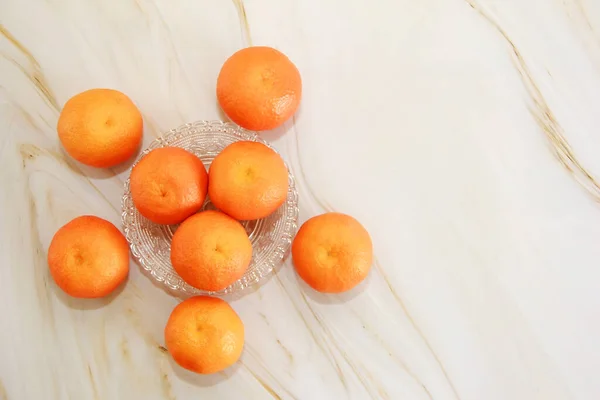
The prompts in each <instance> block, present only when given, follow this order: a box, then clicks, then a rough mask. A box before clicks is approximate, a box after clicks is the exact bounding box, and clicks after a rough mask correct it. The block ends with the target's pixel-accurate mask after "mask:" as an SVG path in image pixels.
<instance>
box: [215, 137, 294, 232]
mask: <svg viewBox="0 0 600 400" xmlns="http://www.w3.org/2000/svg"><path fill="white" fill-rule="evenodd" d="M208 173H209V180H208V196H209V197H210V199H211V201H212V202H213V204H214V205H215V206H216V207H217V208H218V209H219V210H221V211H223V212H224V213H226V214H229V215H231V216H232V217H234V218H236V219H238V220H254V219H259V218H264V217H266V216H268V215H270V214H271V213H272V212H274V211H275V210H276V209H277V208H278V207H279V206H280V205H282V204H283V202H284V201H285V199H286V196H287V191H288V171H287V167H286V166H285V163H284V162H283V159H282V158H281V156H279V154H277V153H276V152H275V151H274V150H273V149H271V148H269V147H268V146H266V145H264V144H262V143H258V142H245V141H243V142H235V143H232V144H230V145H229V146H227V147H226V148H225V149H223V151H222V152H221V153H219V154H218V155H217V157H215V159H214V160H213V162H212V164H211V165H210V168H209V171H208Z"/></svg>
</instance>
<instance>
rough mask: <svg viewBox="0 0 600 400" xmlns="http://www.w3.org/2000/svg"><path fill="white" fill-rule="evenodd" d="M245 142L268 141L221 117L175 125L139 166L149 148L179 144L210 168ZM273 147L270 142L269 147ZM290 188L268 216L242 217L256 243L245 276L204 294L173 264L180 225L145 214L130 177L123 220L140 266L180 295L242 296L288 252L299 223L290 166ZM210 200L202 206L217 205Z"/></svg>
mask: <svg viewBox="0 0 600 400" xmlns="http://www.w3.org/2000/svg"><path fill="white" fill-rule="evenodd" d="M241 140H250V141H254V142H260V143H263V144H265V145H267V146H269V144H268V143H267V142H265V141H264V140H262V139H261V138H260V137H259V136H258V135H257V134H256V133H254V132H251V131H247V130H245V129H242V128H240V127H239V126H237V125H234V124H232V123H228V122H221V121H198V122H193V123H188V124H185V125H183V126H180V127H179V128H175V129H172V130H170V131H169V132H167V133H166V134H164V135H163V136H162V137H160V138H158V139H156V140H155V141H153V142H152V143H151V144H150V146H148V148H147V149H145V150H144V151H143V152H142V153H141V154H140V156H139V157H138V159H137V160H136V161H135V163H134V164H133V165H135V164H137V163H138V162H139V160H140V159H141V158H142V157H144V156H145V155H146V154H148V153H149V152H150V151H151V150H153V149H156V148H159V147H166V146H176V147H182V148H184V149H186V150H188V151H191V152H192V153H194V154H195V155H196V156H198V157H199V158H200V159H201V160H202V162H203V163H204V165H205V166H206V168H207V170H208V168H209V166H210V164H211V162H212V160H213V159H214V158H215V156H216V155H217V154H218V153H219V152H220V151H221V150H223V149H224V148H225V147H226V146H227V145H229V144H231V143H233V142H236V141H241ZM269 147H271V146H269ZM288 179H289V190H288V194H287V199H286V201H285V203H284V204H283V205H282V206H281V207H279V208H278V209H277V211H275V212H274V213H273V214H271V215H270V216H268V217H266V218H263V219H259V220H256V221H242V225H243V226H244V228H245V229H246V232H247V233H248V236H249V237H250V241H251V242H252V249H253V255H252V262H251V263H250V267H249V268H248V270H247V271H246V273H245V274H244V276H243V277H242V278H240V279H239V280H237V281H236V282H234V283H233V284H232V285H230V286H229V287H227V288H226V289H224V290H222V291H219V292H204V291H201V290H198V289H196V288H194V287H192V286H190V285H188V284H187V283H186V282H185V281H183V279H181V277H180V276H179V275H178V274H177V273H176V272H175V270H174V269H173V266H172V265H171V260H170V256H171V239H172V237H173V233H174V232H175V230H176V229H177V225H159V224H155V223H153V222H151V221H149V220H148V219H146V218H144V217H143V216H142V215H141V214H140V213H139V212H138V211H137V209H136V208H135V206H134V205H133V201H132V199H131V191H130V189H129V178H128V179H127V181H126V182H125V193H124V195H123V200H122V222H123V229H124V231H125V237H126V238H127V241H128V242H129V246H130V248H131V252H132V254H133V256H134V258H135V259H136V260H137V261H138V263H139V265H140V267H141V268H142V269H143V271H145V272H146V273H147V275H149V276H150V277H151V278H152V279H154V280H155V281H156V282H157V283H158V284H160V285H162V286H164V287H165V289H168V291H171V292H172V293H173V294H175V295H178V296H180V297H189V296H193V295H198V294H209V295H216V296H222V295H229V294H238V293H240V292H241V291H243V290H244V289H246V288H248V287H250V286H253V285H255V284H257V283H258V282H260V281H261V280H262V279H263V278H265V277H267V276H269V275H270V274H271V273H272V272H273V271H274V270H275V269H276V268H277V267H279V266H280V265H281V264H282V263H283V260H284V258H285V256H286V255H287V253H288V251H289V248H290V245H291V243H292V239H293V237H294V235H295V234H296V231H297V227H298V225H297V224H298V193H297V191H296V185H295V181H294V176H293V175H292V173H291V171H290V170H289V168H288ZM214 208H215V207H214V206H213V205H212V203H210V200H209V199H207V201H205V203H204V206H203V207H202V209H203V210H206V209H214Z"/></svg>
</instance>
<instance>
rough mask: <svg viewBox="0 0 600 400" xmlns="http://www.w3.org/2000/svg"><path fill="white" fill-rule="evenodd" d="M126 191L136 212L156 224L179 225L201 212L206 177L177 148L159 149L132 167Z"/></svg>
mask: <svg viewBox="0 0 600 400" xmlns="http://www.w3.org/2000/svg"><path fill="white" fill-rule="evenodd" d="M129 187H130V189H131V198H132V200H133V204H134V205H135V207H136V208H137V210H138V211H139V212H140V214H142V215H143V216H144V217H146V218H148V219H149V220H151V221H152V222H155V223H157V224H167V225H172V224H178V223H180V222H182V221H183V220H185V219H186V218H187V217H189V216H190V215H192V214H195V213H196V212H198V210H200V208H202V205H203V204H204V200H205V199H206V192H207V190H208V174H207V172H206V168H205V167H204V164H202V161H201V160H200V159H199V158H198V157H196V156H195V155H194V154H192V153H190V152H189V151H187V150H184V149H182V148H179V147H162V148H158V149H154V150H152V151H151V152H150V153H148V154H146V156H144V157H143V158H142V159H141V160H140V161H139V162H138V163H137V164H136V165H135V167H133V169H132V171H131V176H130V183H129Z"/></svg>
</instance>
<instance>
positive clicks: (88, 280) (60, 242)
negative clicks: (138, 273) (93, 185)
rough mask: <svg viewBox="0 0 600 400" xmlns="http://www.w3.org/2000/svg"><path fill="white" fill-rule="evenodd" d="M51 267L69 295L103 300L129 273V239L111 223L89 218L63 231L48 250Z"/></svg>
mask: <svg viewBox="0 0 600 400" xmlns="http://www.w3.org/2000/svg"><path fill="white" fill-rule="evenodd" d="M48 267H49V268H50V274H51V275H52V277H53V279H54V281H55V282H56V284H57V285H58V286H59V287H60V288H61V289H62V290H63V291H64V292H65V293H67V294H68V295H70V296H73V297H81V298H95V297H103V296H106V295H108V294H109V293H111V292H112V291H113V290H115V289H116V288H117V287H118V286H119V285H120V284H121V283H122V282H123V281H124V280H125V278H127V275H128V273H129V247H128V245H127V240H126V239H125V237H124V236H123V234H122V233H121V231H119V230H118V229H117V227H115V226H114V225H113V224H112V223H110V222H109V221H106V220H104V219H102V218H98V217H94V216H91V215H86V216H82V217H78V218H75V219H73V220H72V221H71V222H69V223H67V224H66V225H64V226H63V227H62V228H60V229H59V230H58V231H57V232H56V234H55V235H54V237H53V238H52V241H51V243H50V247H49V248H48Z"/></svg>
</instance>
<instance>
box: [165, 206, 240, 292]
mask: <svg viewBox="0 0 600 400" xmlns="http://www.w3.org/2000/svg"><path fill="white" fill-rule="evenodd" d="M251 259H252V243H251V242H250V239H249V238H248V235H247V234H246V231H245V229H244V227H243V226H242V225H241V224H240V223H239V222H238V221H236V220H234V219H233V218H231V217H229V216H227V215H225V214H223V213H221V212H218V211H212V210H211V211H204V212H201V213H198V214H196V215H194V216H192V217H190V218H188V219H186V220H185V221H183V223H182V224H181V225H180V226H179V227H178V228H177V230H176V231H175V234H174V235H173V240H172V241H171V264H172V265H173V268H174V269H175V271H176V272H177V273H178V274H179V276H181V278H182V279H183V280H184V281H186V282H187V283H189V284H190V285H192V286H193V287H195V288H198V289H200V290H206V291H219V290H222V289H225V288H226V287H227V286H229V285H231V284H232V283H233V282H235V281H237V280H238V279H240V278H241V277H242V276H243V275H244V273H245V272H246V270H247V269H248V266H249V265H250V261H251Z"/></svg>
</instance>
